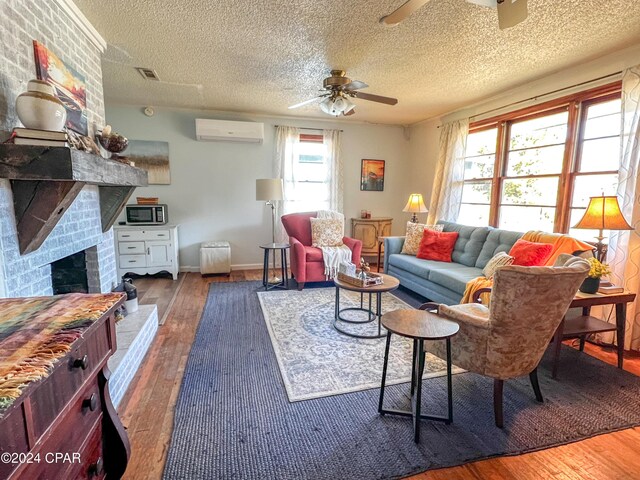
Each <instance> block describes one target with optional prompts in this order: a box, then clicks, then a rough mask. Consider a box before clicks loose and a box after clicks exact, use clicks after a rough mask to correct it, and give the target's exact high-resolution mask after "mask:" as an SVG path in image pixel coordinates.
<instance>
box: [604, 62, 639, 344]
mask: <svg viewBox="0 0 640 480" xmlns="http://www.w3.org/2000/svg"><path fill="white" fill-rule="evenodd" d="M620 141H621V150H620V151H621V154H622V158H621V163H620V176H619V183H618V202H619V203H620V208H621V209H622V213H623V214H624V216H625V218H626V219H627V221H628V222H629V223H630V224H631V225H632V226H633V227H635V230H632V231H618V232H612V233H611V239H610V241H609V253H608V257H607V260H608V262H609V264H610V266H611V269H612V270H613V275H612V276H611V281H612V282H613V283H614V284H616V285H622V286H624V287H625V289H626V290H629V291H631V292H635V293H636V294H640V232H639V231H638V229H639V228H640V203H639V197H640V175H638V174H639V173H640V65H637V66H635V67H633V68H630V69H628V70H626V71H625V72H624V74H623V77H622V135H621V136H620ZM610 321H612V322H614V321H615V313H614V315H611V317H610ZM611 338H612V335H609V336H608V340H609V341H611ZM600 339H601V340H603V341H607V336H601V337H600ZM624 345H625V349H632V350H640V298H636V301H635V302H634V303H630V304H629V305H628V307H627V328H626V335H625V343H624Z"/></svg>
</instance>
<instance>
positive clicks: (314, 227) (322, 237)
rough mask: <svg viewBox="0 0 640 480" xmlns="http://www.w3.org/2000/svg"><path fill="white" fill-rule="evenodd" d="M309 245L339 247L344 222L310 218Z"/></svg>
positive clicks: (332, 219) (342, 235)
mask: <svg viewBox="0 0 640 480" xmlns="http://www.w3.org/2000/svg"><path fill="white" fill-rule="evenodd" d="M310 220H311V245H312V246H313V247H339V246H340V245H342V237H344V222H343V221H342V220H339V219H337V218H335V219H334V218H311V219H310Z"/></svg>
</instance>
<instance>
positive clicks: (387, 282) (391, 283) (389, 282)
mask: <svg viewBox="0 0 640 480" xmlns="http://www.w3.org/2000/svg"><path fill="white" fill-rule="evenodd" d="M378 275H380V276H381V277H382V282H383V283H382V284H380V285H373V286H371V287H358V286H357V285H353V284H351V283H347V282H343V281H341V280H340V279H339V278H338V277H336V278H334V279H333V283H335V285H336V308H335V315H334V320H333V327H334V328H335V329H336V330H337V331H339V332H340V333H342V334H344V335H348V336H350V337H354V338H382V337H384V336H386V335H387V333H386V332H384V333H382V328H381V326H380V319H381V317H382V294H383V293H384V292H391V291H392V290H395V289H396V288H398V286H399V285H400V281H399V280H398V279H397V278H395V277H392V276H391V275H387V274H384V273H379V274H378ZM340 289H343V290H349V291H351V292H359V293H360V308H358V307H348V308H343V309H340ZM366 293H368V294H369V308H368V309H366V308H364V306H363V301H364V295H365V294H366ZM372 295H375V296H376V309H375V311H373V310H372V309H371V296H372ZM347 310H360V311H363V312H367V318H366V319H365V320H351V319H346V318H344V317H342V316H341V315H340V314H341V313H342V312H345V311H347ZM376 318H377V319H378V333H374V334H371V335H361V334H359V333H353V332H349V331H347V330H345V329H344V328H342V327H341V326H340V324H339V322H345V323H359V324H362V323H370V322H373V321H374V320H375V319H376Z"/></svg>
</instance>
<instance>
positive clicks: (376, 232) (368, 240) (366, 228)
mask: <svg viewBox="0 0 640 480" xmlns="http://www.w3.org/2000/svg"><path fill="white" fill-rule="evenodd" d="M392 222H393V218H391V217H379V218H352V219H351V237H352V238H357V239H358V240H362V256H363V257H371V256H377V255H378V238H379V237H385V236H389V235H391V223H392Z"/></svg>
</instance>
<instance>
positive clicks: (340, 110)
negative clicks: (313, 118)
mask: <svg viewBox="0 0 640 480" xmlns="http://www.w3.org/2000/svg"><path fill="white" fill-rule="evenodd" d="M322 86H323V87H324V89H325V90H326V91H327V93H323V94H322V95H318V96H317V97H315V98H311V99H309V100H305V101H304V102H300V103H296V104H295V105H291V106H290V107H289V109H290V110H292V109H294V108H299V107H302V106H304V105H308V104H310V103H313V102H316V101H318V100H319V99H321V98H323V99H324V100H322V101H321V102H320V110H322V111H323V112H324V113H326V114H327V115H333V116H334V117H339V116H340V115H344V116H347V115H353V114H354V113H355V103H353V102H352V101H351V98H358V99H360V100H368V101H370V102H377V103H383V104H386V105H395V104H396V103H398V100H397V99H395V98H391V97H383V96H381V95H373V94H369V93H362V92H359V91H358V90H360V89H362V88H367V87H368V86H369V85H367V84H366V83H364V82H361V81H360V80H351V79H350V78H348V77H347V74H346V72H345V71H344V70H331V76H330V77H327V78H325V79H324V80H323V81H322Z"/></svg>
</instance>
